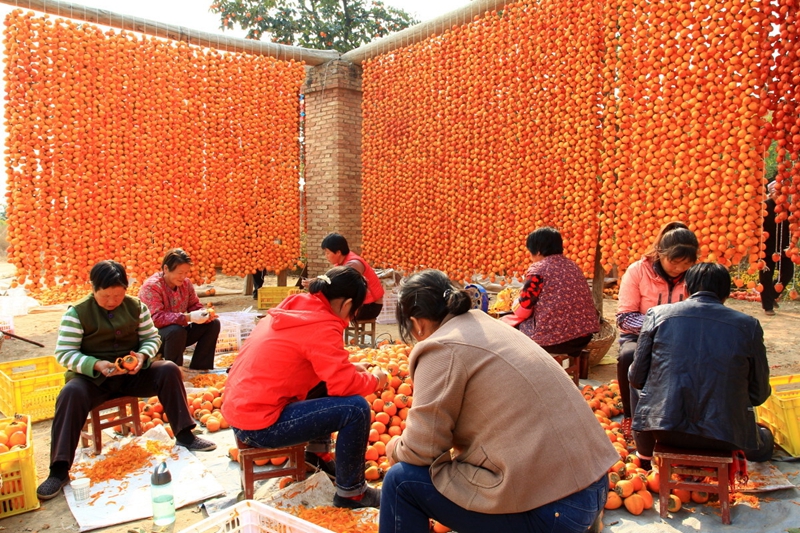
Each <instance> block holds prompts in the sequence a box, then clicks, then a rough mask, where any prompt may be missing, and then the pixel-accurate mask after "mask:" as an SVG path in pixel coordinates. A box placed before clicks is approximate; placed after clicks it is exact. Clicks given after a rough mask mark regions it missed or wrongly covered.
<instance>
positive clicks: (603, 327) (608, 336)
mask: <svg viewBox="0 0 800 533" xmlns="http://www.w3.org/2000/svg"><path fill="white" fill-rule="evenodd" d="M616 338H617V328H615V327H614V324H612V323H611V322H609V321H608V320H606V319H605V318H603V319H601V320H600V331H598V332H597V333H595V334H594V336H592V340H591V341H589V345H588V346H587V347H586V349H587V350H589V366H594V365H596V364H598V363H599V362H600V360H601V359H603V357H604V356H605V355H606V354H607V353H608V350H609V348H611V345H612V344H614V340H615V339H616Z"/></svg>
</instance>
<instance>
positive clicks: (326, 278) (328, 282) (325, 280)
mask: <svg viewBox="0 0 800 533" xmlns="http://www.w3.org/2000/svg"><path fill="white" fill-rule="evenodd" d="M317 279H321V280H322V281H324V282H325V283H327V284H328V285H330V284H331V278H329V277H328V276H326V275H325V274H320V275H319V276H317Z"/></svg>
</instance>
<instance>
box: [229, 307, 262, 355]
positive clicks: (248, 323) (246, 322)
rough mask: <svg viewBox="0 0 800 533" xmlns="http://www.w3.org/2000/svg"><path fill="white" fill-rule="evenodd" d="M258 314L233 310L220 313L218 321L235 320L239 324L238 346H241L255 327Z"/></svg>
mask: <svg viewBox="0 0 800 533" xmlns="http://www.w3.org/2000/svg"><path fill="white" fill-rule="evenodd" d="M258 316H259V315H257V314H255V313H245V312H243V311H242V312H233V313H220V314H219V320H220V322H235V323H237V324H239V347H240V348H241V347H242V344H244V341H246V340H247V337H249V336H250V333H252V332H253V330H254V329H255V327H256V318H258Z"/></svg>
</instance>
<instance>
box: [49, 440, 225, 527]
mask: <svg viewBox="0 0 800 533" xmlns="http://www.w3.org/2000/svg"><path fill="white" fill-rule="evenodd" d="M146 439H152V440H156V441H161V442H172V439H170V438H169V435H167V433H166V431H165V430H164V429H163V427H162V426H156V427H155V428H153V429H151V430H150V431H148V432H147V433H145V434H144V435H142V436H141V437H137V438H135V439H134V440H135V441H136V440H138V441H139V442H144V441H145V440H146ZM127 441H128V439H125V440H123V441H119V442H115V443H112V444H110V445H107V446H118V445H121V444H122V443H125V442H127ZM106 449H108V448H107V447H106ZM78 453H79V454H81V452H80V451H79V452H78ZM100 458H102V456H98V457H86V456H83V455H82V454H81V456H80V458H79V459H78V460H77V461H76V463H75V467H73V471H79V468H78V467H79V466H80V464H81V463H84V462H85V463H86V464H91V463H92V462H94V461H97V460H99V459H100ZM163 459H166V461H167V466H168V468H169V471H170V473H171V474H172V486H173V492H174V495H175V507H176V508H180V507H183V506H185V505H189V504H191V503H195V502H199V501H202V500H205V499H208V498H212V497H214V496H218V495H220V494H224V492H225V490H224V489H223V488H222V486H221V485H220V483H219V482H218V481H217V480H216V478H215V477H214V475H213V474H212V473H211V472H210V471H209V470H208V469H207V468H206V467H205V466H204V464H203V462H202V461H201V460H200V459H198V458H197V457H195V455H194V454H193V453H192V452H190V451H188V450H187V449H186V448H184V447H182V446H175V447H174V448H173V449H172V450H171V453H170V455H169V456H167V457H158V458H156V457H154V458H153V461H151V463H150V465H149V467H146V468H144V469H143V470H141V471H138V472H135V473H133V474H130V475H129V476H128V477H127V478H126V479H122V480H111V481H104V482H102V483H96V484H92V486H91V489H90V499H89V502H88V503H84V504H81V505H78V504H77V503H76V502H75V496H74V494H73V492H72V488H71V487H70V486H69V485H67V486H65V487H64V494H65V496H66V499H67V504H68V505H69V508H70V511H72V514H73V515H74V516H75V519H76V520H77V522H78V525H79V527H80V531H89V530H92V529H97V528H101V527H106V526H111V525H114V524H122V523H125V522H130V521H133V520H141V519H143V518H147V517H150V516H152V514H153V513H152V509H153V508H152V504H151V501H150V474H151V473H152V471H153V468H154V466H155V465H156V464H157V463H158V461H160V460H163Z"/></svg>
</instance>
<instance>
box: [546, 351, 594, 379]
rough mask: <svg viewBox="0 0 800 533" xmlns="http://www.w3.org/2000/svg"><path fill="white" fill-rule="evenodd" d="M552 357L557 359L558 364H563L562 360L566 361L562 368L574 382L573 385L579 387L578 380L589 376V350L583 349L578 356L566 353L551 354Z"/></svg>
mask: <svg viewBox="0 0 800 533" xmlns="http://www.w3.org/2000/svg"><path fill="white" fill-rule="evenodd" d="M552 355H553V359H555V360H556V361H558V364H559V365H561V366H562V367H563V366H564V361H567V360H569V361H568V366H567V367H566V368H564V370H566V372H567V374H569V376H570V377H571V378H572V381H573V382H575V385H576V386H578V387H580V386H581V385H580V380H581V379H586V378H588V377H589V350H583V351H582V352H581V354H580V355H579V356H570V355H567V354H552Z"/></svg>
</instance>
